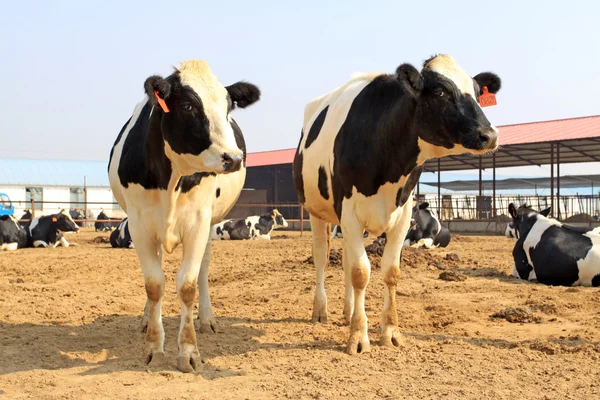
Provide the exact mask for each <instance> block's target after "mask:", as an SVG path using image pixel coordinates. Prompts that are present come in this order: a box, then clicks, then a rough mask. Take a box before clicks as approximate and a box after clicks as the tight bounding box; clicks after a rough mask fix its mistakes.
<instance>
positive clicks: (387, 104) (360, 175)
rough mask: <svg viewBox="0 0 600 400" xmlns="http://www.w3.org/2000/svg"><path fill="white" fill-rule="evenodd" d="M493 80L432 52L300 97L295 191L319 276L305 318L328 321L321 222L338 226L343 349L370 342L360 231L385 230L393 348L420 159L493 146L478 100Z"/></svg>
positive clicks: (385, 315) (385, 322)
mask: <svg viewBox="0 0 600 400" xmlns="http://www.w3.org/2000/svg"><path fill="white" fill-rule="evenodd" d="M500 86H501V83H500V79H499V78H498V76H496V75H495V74H493V73H481V74H478V75H476V76H475V77H471V75H469V74H467V73H466V72H465V71H464V70H463V69H462V68H461V67H460V66H459V65H458V64H457V62H456V61H455V60H454V59H453V58H452V57H450V56H448V55H437V56H434V57H431V58H430V59H428V60H427V61H425V63H424V64H423V68H422V70H421V71H418V70H417V69H416V68H415V67H413V66H412V65H409V64H402V65H400V66H399V67H398V68H397V69H396V71H395V72H393V73H390V74H386V73H371V74H362V75H357V76H354V77H353V78H352V79H351V80H350V81H348V82H347V83H345V84H343V85H341V86H339V87H337V88H336V89H334V90H332V91H331V92H329V93H326V94H324V95H322V96H320V97H317V98H315V99H313V100H311V101H310V102H309V103H308V104H307V105H306V107H305V109H304V122H303V126H302V136H301V138H300V142H299V144H298V149H297V151H296V155H295V157H294V163H293V175H294V186H295V188H296V193H297V194H298V199H299V201H300V203H301V204H302V205H303V206H304V208H305V209H306V210H307V211H308V212H309V213H310V224H311V229H312V240H313V247H312V248H313V260H314V263H315V268H316V276H317V282H316V288H315V297H314V305H313V314H312V320H313V321H314V322H326V321H327V295H326V293H325V275H326V274H325V266H326V264H327V262H328V260H329V256H328V254H329V244H330V240H329V236H328V224H338V225H341V226H342V229H343V230H344V239H343V240H344V243H343V250H344V252H343V265H344V271H345V277H346V296H345V305H344V317H345V319H346V322H347V323H349V324H350V332H349V337H348V344H347V347H346V351H347V352H348V353H350V354H355V353H357V352H359V353H360V352H367V351H369V349H370V342H369V336H368V325H367V315H366V313H365V294H366V288H367V285H368V284H369V278H370V275H371V265H370V263H369V258H368V257H367V254H366V252H365V247H364V238H363V231H364V230H365V229H366V230H367V231H369V233H372V234H375V235H380V234H381V233H382V232H387V237H388V244H387V245H386V246H385V251H384V254H383V257H382V259H381V274H382V277H383V281H384V283H385V286H386V287H385V288H384V293H383V296H384V301H383V310H382V313H381V323H380V328H381V336H380V342H381V344H383V345H386V346H392V347H398V346H400V338H399V333H398V332H397V325H398V316H397V311H396V284H397V282H398V278H399V276H400V263H399V260H400V254H401V250H402V242H403V240H404V238H405V237H406V234H407V232H408V228H409V227H410V219H411V214H412V213H411V209H412V201H410V199H412V197H413V191H414V188H415V185H416V184H417V182H418V181H419V177H420V175H421V172H422V171H423V164H424V163H425V162H426V161H427V160H430V159H435V158H440V157H445V156H450V155H457V154H465V153H471V154H474V155H483V154H485V153H488V152H490V151H492V150H495V149H496V147H497V144H498V130H497V129H496V128H495V127H494V126H493V125H491V124H490V122H489V121H488V119H487V118H486V116H485V114H484V113H483V111H482V109H481V106H480V104H479V101H481V102H482V103H484V100H486V99H488V98H490V99H491V98H492V97H493V93H496V92H497V91H498V90H500Z"/></svg>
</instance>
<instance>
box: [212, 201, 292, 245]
mask: <svg viewBox="0 0 600 400" xmlns="http://www.w3.org/2000/svg"><path fill="white" fill-rule="evenodd" d="M287 227H288V223H287V221H286V220H285V218H283V215H281V213H280V212H279V211H278V210H277V209H274V210H273V211H272V212H271V213H270V214H265V215H262V216H258V215H254V216H251V217H246V218H244V219H230V220H227V221H222V222H220V223H218V224H215V225H213V226H212V228H211V239H212V240H249V239H265V240H270V239H271V232H273V230H274V229H278V228H287Z"/></svg>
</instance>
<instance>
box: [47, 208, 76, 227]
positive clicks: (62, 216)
mask: <svg viewBox="0 0 600 400" xmlns="http://www.w3.org/2000/svg"><path fill="white" fill-rule="evenodd" d="M51 217H52V226H53V227H54V228H55V229H56V230H59V231H61V232H79V227H78V226H77V224H76V223H75V221H73V219H72V218H71V216H70V215H69V213H68V212H67V211H66V210H61V211H60V212H59V213H58V214H52V216H51Z"/></svg>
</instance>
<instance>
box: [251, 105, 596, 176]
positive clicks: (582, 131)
mask: <svg viewBox="0 0 600 400" xmlns="http://www.w3.org/2000/svg"><path fill="white" fill-rule="evenodd" d="M498 129H499V130H500V146H501V147H500V149H499V150H498V151H496V152H495V159H496V167H497V168H503V167H518V166H528V165H537V166H539V165H543V164H550V160H551V146H553V145H554V146H556V145H557V143H560V146H559V147H560V162H561V164H568V163H581V162H597V161H600V115H593V116H588V117H579V118H568V119H562V120H551V121H541V122H529V123H522V124H512V125H503V126H498ZM295 151H296V149H286V150H276V151H265V152H260V153H250V154H248V158H247V164H248V166H249V167H258V166H264V165H276V164H290V163H292V161H293V160H294V154H295ZM555 153H556V151H555ZM493 159H494V157H493V156H492V155H486V156H483V157H481V165H482V167H483V169H487V168H491V167H492V165H493ZM554 161H555V162H556V159H555V160H554ZM439 166H440V169H441V170H442V171H458V170H467V169H478V168H479V157H476V156H472V155H461V156H450V157H444V158H442V159H440V160H439ZM437 169H438V160H437V159H434V160H429V161H427V162H426V163H425V170H426V171H430V172H434V171H437Z"/></svg>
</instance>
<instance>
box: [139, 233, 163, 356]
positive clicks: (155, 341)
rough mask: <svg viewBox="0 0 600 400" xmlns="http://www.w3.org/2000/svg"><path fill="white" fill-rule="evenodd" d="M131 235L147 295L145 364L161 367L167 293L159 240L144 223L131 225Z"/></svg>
mask: <svg viewBox="0 0 600 400" xmlns="http://www.w3.org/2000/svg"><path fill="white" fill-rule="evenodd" d="M130 229H131V235H132V237H134V238H135V242H136V244H137V247H136V249H135V250H136V253H137V256H138V259H139V260H140V264H141V266H142V272H143V273H144V284H145V287H146V295H147V303H146V304H147V311H148V312H147V329H146V343H145V346H144V355H145V362H146V364H152V365H157V366H161V364H163V363H164V360H165V353H164V342H165V330H164V328H163V323H162V312H161V305H162V298H163V294H164V292H165V274H164V272H163V270H162V267H161V257H160V251H159V249H160V242H159V241H158V240H156V239H155V238H152V237H151V236H150V235H149V234H148V232H147V231H146V229H145V228H144V227H143V226H139V227H138V224H136V223H132V224H131V227H130Z"/></svg>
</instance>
